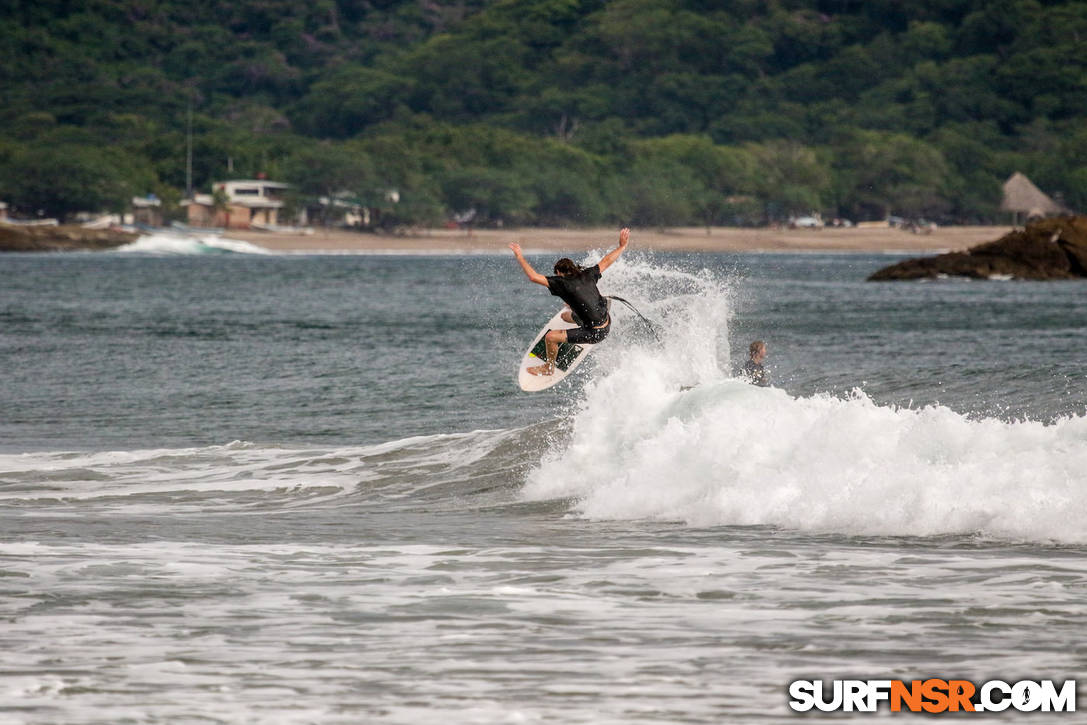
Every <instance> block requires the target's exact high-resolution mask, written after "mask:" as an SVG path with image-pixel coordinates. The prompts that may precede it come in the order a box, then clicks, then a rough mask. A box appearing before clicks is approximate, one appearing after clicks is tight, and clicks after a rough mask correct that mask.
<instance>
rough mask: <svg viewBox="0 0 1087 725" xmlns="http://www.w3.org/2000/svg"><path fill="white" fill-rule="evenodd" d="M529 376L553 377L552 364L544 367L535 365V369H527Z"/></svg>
mask: <svg viewBox="0 0 1087 725" xmlns="http://www.w3.org/2000/svg"><path fill="white" fill-rule="evenodd" d="M528 374H529V375H554V374H555V366H554V365H553V364H552V363H548V364H546V365H537V366H536V367H533V368H529V369H528Z"/></svg>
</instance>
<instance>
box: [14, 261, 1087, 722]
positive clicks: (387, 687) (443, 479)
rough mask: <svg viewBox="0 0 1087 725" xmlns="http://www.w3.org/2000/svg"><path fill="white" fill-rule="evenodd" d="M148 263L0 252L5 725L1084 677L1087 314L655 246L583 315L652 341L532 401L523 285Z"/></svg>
mask: <svg viewBox="0 0 1087 725" xmlns="http://www.w3.org/2000/svg"><path fill="white" fill-rule="evenodd" d="M635 241H636V240H635ZM141 248H142V249H149V250H150V251H151V252H152V253H131V252H118V253H109V254H73V255H27V256H15V255H8V256H2V257H0V363H2V370H3V383H2V385H0V645H2V646H0V722H2V723H60V722H63V723H121V722H132V723H137V722H138V723H206V722H221V723H239V722H262V723H263V722H270V723H317V722H320V723H326V722H327V723H361V722H383V723H386V722H388V723H432V722H433V723H449V722H456V723H501V722H516V723H520V722H540V723H554V722H565V723H630V722H637V723H722V722H770V723H777V722H788V721H791V720H793V719H794V718H796V717H797V715H795V714H794V713H792V712H791V711H790V709H789V708H788V705H787V701H788V696H787V685H788V683H789V682H790V681H792V680H794V679H798V678H804V679H814V678H824V679H836V678H846V677H859V678H863V679H869V678H870V679H878V678H893V679H907V680H908V679H919V678H920V679H923V678H926V677H931V676H935V677H944V678H962V679H971V680H974V681H976V682H982V681H985V680H989V679H994V678H1001V679H1005V680H1010V681H1014V680H1016V679H1034V680H1038V679H1047V678H1049V679H1070V678H1075V677H1077V676H1079V677H1080V678H1081V679H1084V677H1085V676H1084V673H1085V672H1087V644H1085V642H1087V636H1085V635H1087V626H1085V625H1084V621H1085V615H1087V504H1085V503H1084V501H1085V495H1087V346H1085V340H1087V336H1085V335H1087V286H1084V285H1083V284H1079V283H1053V284H1042V283H1027V282H1015V281H991V282H964V281H952V280H946V281H939V282H933V283H903V284H871V283H866V282H864V278H865V277H866V276H867V275H868V274H870V273H871V272H872V271H874V270H875V269H877V268H878V267H880V266H882V265H884V264H888V263H890V262H892V261H894V260H895V259H897V257H895V256H893V255H858V254H849V255H829V254H828V255H822V254H804V255H784V254H747V255H703V254H651V253H646V252H637V251H635V252H632V253H630V254H629V255H627V256H625V257H624V258H623V259H622V260H621V261H620V262H619V263H618V264H617V265H615V267H613V268H612V269H611V270H609V272H608V273H607V274H606V275H605V278H604V280H603V282H602V283H601V287H602V289H603V290H604V291H605V292H606V293H612V294H618V295H621V296H623V297H625V298H627V299H629V300H630V301H631V302H633V303H635V305H636V306H637V307H638V308H639V309H640V310H641V312H642V313H643V314H644V315H645V316H646V317H648V318H650V319H652V320H653V321H655V322H656V323H657V324H658V325H659V334H660V337H661V342H660V343H657V342H655V341H654V338H653V336H652V335H650V334H648V332H647V330H646V329H645V328H644V326H643V325H641V324H640V323H639V322H638V320H637V319H636V318H635V317H634V316H633V315H632V314H629V313H627V312H626V311H625V310H623V309H621V308H620V309H617V310H616V313H615V317H616V324H615V329H614V332H613V334H612V337H611V338H609V340H608V341H607V343H606V344H605V345H603V346H601V349H600V350H599V351H598V352H597V353H595V354H594V357H593V359H591V360H590V361H589V362H588V363H586V365H585V366H583V368H582V369H581V370H580V371H579V372H578V373H577V374H576V375H575V376H573V379H572V380H571V381H570V382H567V383H563V384H562V385H560V386H557V387H556V388H554V389H552V390H550V391H547V392H544V393H539V394H532V395H530V394H526V393H522V392H521V391H520V390H519V389H518V388H517V386H516V383H515V382H514V379H513V372H514V370H515V368H516V365H517V361H518V360H519V358H520V355H521V353H522V351H523V348H524V346H525V345H526V344H527V342H528V340H529V338H530V337H531V336H532V335H533V334H534V333H535V331H536V330H537V328H538V327H539V326H540V325H541V324H542V323H543V321H545V320H546V319H547V318H548V317H549V316H550V315H551V314H553V312H554V311H555V309H556V308H557V302H556V300H555V299H554V298H551V297H549V296H548V295H547V293H546V291H544V290H542V288H538V287H536V286H534V285H531V284H529V283H528V282H527V281H526V280H525V279H524V277H523V276H522V275H521V273H520V272H519V270H518V269H517V267H516V265H515V264H514V262H513V261H512V258H511V257H508V256H488V255H465V256H440V255H414V256H350V255H340V256H321V255H314V256H305V255H261V254H248V253H238V252H234V253H231V252H226V251H224V250H223V249H221V248H214V247H205V246H204V245H189V246H183V247H181V248H178V247H177V246H176V245H175V246H171V247H155V246H154V245H151V246H147V245H144V246H142V247H141ZM165 251H173V252H178V251H182V252H186V253H184V254H179V253H173V254H166V253H163V252H165ZM243 251H245V250H243ZM250 251H251V250H250ZM594 256H595V255H591V254H590V255H587V256H586V257H585V259H586V260H590V261H591V260H592V259H593V258H594ZM533 259H534V261H536V262H538V264H539V265H540V266H545V265H546V264H547V262H548V261H549V260H548V259H546V258H544V257H534V258H533ZM755 338H759V339H763V340H765V341H766V342H767V344H768V347H769V353H770V354H769V359H768V361H767V362H768V366H769V367H770V369H771V375H772V379H773V382H774V387H773V388H770V389H759V388H755V387H753V386H750V385H747V384H745V383H743V382H742V381H739V380H736V379H734V377H733V371H734V370H735V369H736V368H738V366H739V365H740V364H741V363H742V361H743V359H744V353H745V351H746V347H747V343H748V342H750V341H751V340H752V339H755ZM1080 691H1081V692H1080V694H1081V700H1082V693H1083V688H1082V686H1081V687H1080ZM885 714H886V713H885ZM869 717H870V716H869ZM1075 717H1076V716H1075V715H1072V716H1069V715H1064V716H1062V715H1055V714H1048V713H1033V714H1030V713H1026V714H1024V713H1018V714H1015V715H1014V716H1013V718H1011V719H1014V720H1015V721H1016V722H1051V721H1062V722H1072V721H1073V720H1074V718H1075ZM986 719H987V718H985V717H974V718H973V721H978V722H980V721H985V720H986ZM988 719H993V720H995V721H1006V720H1008V719H1010V718H1008V717H1003V718H1001V717H995V716H994V717H990V718H988Z"/></svg>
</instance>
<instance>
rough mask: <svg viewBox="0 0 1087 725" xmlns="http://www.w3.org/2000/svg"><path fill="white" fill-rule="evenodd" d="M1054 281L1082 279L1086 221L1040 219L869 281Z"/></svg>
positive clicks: (905, 263) (1086, 253)
mask: <svg viewBox="0 0 1087 725" xmlns="http://www.w3.org/2000/svg"><path fill="white" fill-rule="evenodd" d="M945 276H948V277H970V278H973V279H993V278H997V279H1006V278H1008V277H1012V278H1015V279H1032V280H1057V279H1081V278H1087V217H1083V216H1066V217H1055V218H1053V219H1043V220H1041V221H1037V222H1033V223H1031V224H1028V225H1027V228H1026V229H1017V230H1015V231H1011V232H1009V233H1007V234H1005V235H1004V236H1003V237H1001V238H1000V239H998V240H996V241H995V242H986V243H985V244H979V245H977V246H975V247H970V248H969V249H967V250H966V251H965V252H950V253H948V254H941V255H938V256H935V257H920V258H917V259H907V260H905V261H902V262H899V263H897V264H892V265H891V266H889V267H884V268H883V269H881V270H879V271H878V272H876V273H875V274H873V275H872V276H871V277H869V278H868V279H869V281H873V282H884V281H890V280H902V279H926V278H938V277H945Z"/></svg>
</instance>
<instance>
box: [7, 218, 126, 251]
mask: <svg viewBox="0 0 1087 725" xmlns="http://www.w3.org/2000/svg"><path fill="white" fill-rule="evenodd" d="M139 236H140V235H139V234H135V233H133V232H122V231H117V230H114V229H85V228H83V227H80V226H58V227H45V226H42V227H29V226H17V225H12V224H4V223H2V222H0V252H75V251H83V250H102V249H113V248H115V247H120V246H122V245H125V244H128V243H130V242H134V241H136V239H137V238H138V237H139Z"/></svg>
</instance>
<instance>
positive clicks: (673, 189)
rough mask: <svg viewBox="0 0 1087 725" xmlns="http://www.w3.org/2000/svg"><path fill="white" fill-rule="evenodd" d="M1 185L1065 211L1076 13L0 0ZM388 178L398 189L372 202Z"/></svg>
mask: <svg viewBox="0 0 1087 725" xmlns="http://www.w3.org/2000/svg"><path fill="white" fill-rule="evenodd" d="M0 88H2V89H3V94H4V103H3V104H2V107H0V199H3V200H7V201H8V202H9V203H12V204H13V205H16V206H17V207H18V208H19V209H20V210H21V211H24V212H27V211H31V210H36V209H42V210H44V211H46V212H48V213H51V214H64V213H68V212H71V211H73V210H75V209H80V208H97V207H108V206H113V205H117V204H120V203H123V200H124V199H125V198H126V197H128V196H131V195H132V194H133V193H146V192H147V191H155V192H156V193H158V194H159V195H160V196H162V197H163V198H165V199H167V200H170V201H174V202H176V200H178V199H179V198H180V197H181V195H182V194H183V193H184V191H185V184H186V173H185V136H186V119H187V115H188V114H187V110H188V109H189V108H190V107H191V109H192V119H193V120H192V124H193V137H194V168H193V182H194V186H195V187H196V189H197V190H207V189H208V188H209V184H210V182H211V181H212V180H213V179H222V178H227V177H248V176H254V175H256V174H258V173H266V174H267V175H268V176H269V177H272V178H277V179H284V180H287V181H291V182H292V183H294V184H295V185H296V189H297V190H298V193H299V194H300V195H301V196H305V195H311V196H312V195H320V194H324V193H327V192H328V191H329V190H350V191H351V192H353V193H354V194H356V195H357V196H359V197H360V198H362V199H364V200H366V201H367V202H368V203H370V204H372V205H374V206H385V207H387V208H386V209H385V214H384V215H383V216H382V219H384V220H385V221H386V222H387V223H405V222H414V223H435V222H439V221H441V220H442V219H444V218H447V217H448V215H450V214H452V213H454V212H457V211H463V210H466V209H469V208H475V209H477V210H478V212H479V219H480V221H481V222H482V223H486V222H493V223H497V222H498V221H499V220H501V221H502V222H504V223H507V224H511V223H513V224H598V223H615V222H625V223H633V224H641V225H671V224H689V223H707V224H709V223H749V222H752V223H753V222H759V221H763V220H766V219H772V218H782V217H785V216H788V215H790V214H796V213H807V212H810V211H821V212H823V213H824V214H826V215H831V216H845V217H849V218H853V219H872V218H882V217H883V216H885V215H887V214H889V213H893V214H900V215H906V216H927V217H931V218H935V219H938V220H943V221H963V222H970V221H987V220H993V219H996V218H999V212H998V211H997V205H998V203H999V197H1000V183H1001V182H1002V181H1003V180H1004V179H1005V178H1006V177H1007V176H1008V175H1010V174H1011V173H1012V172H1013V171H1015V170H1022V171H1024V172H1025V173H1027V174H1028V175H1029V176H1031V177H1032V178H1033V179H1034V181H1035V182H1036V183H1038V185H1039V186H1041V187H1042V188H1043V189H1045V190H1046V191H1048V192H1050V193H1054V194H1060V195H1062V196H1063V199H1064V201H1065V203H1067V204H1068V205H1069V206H1071V207H1074V208H1080V209H1083V208H1087V123H1085V121H1087V3H1084V2H1040V1H1037V0H919V1H917V2H904V1H903V0H824V1H822V2H818V1H813V0H807V1H805V0H794V1H789V0H778V1H774V0H766V1H758V0H733V1H731V2H730V1H727V0H722V1H718V2H713V1H711V0H613V1H611V2H605V1H604V0H465V1H461V2H451V1H449V0H369V1H364V0H317V1H315V2H307V3H301V2H296V1H295V0H233V1H232V2H227V1H226V0H204V1H203V2H192V1H189V2H181V1H180V0H9V2H7V3H4V4H3V5H2V6H0ZM392 188H395V189H397V190H399V192H400V201H399V202H398V203H395V204H394V203H392V202H390V201H387V200H386V199H385V193H384V192H385V191H386V190H388V189H392Z"/></svg>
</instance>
